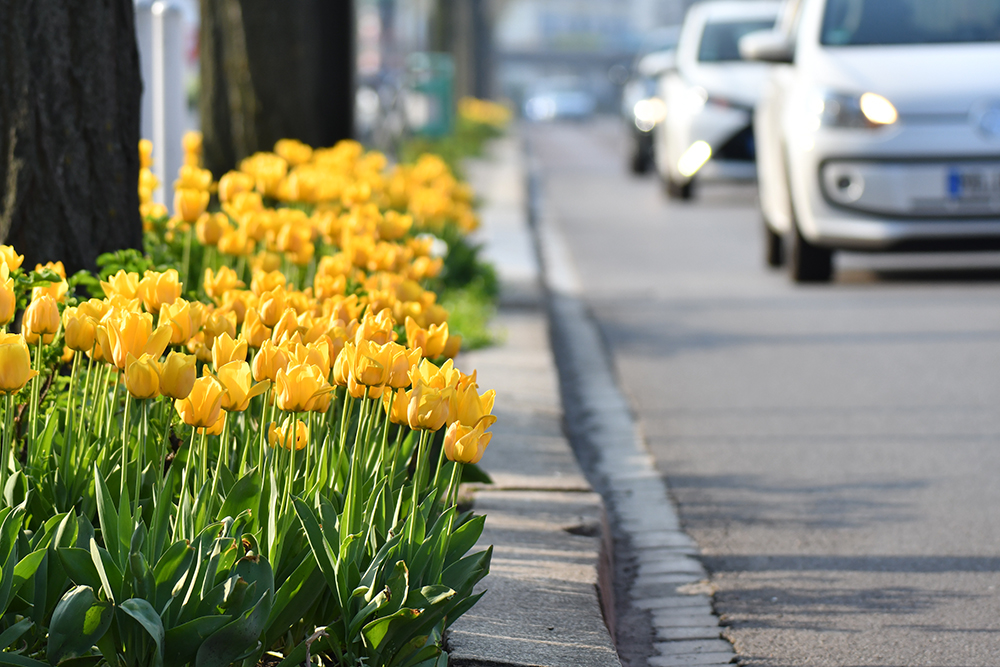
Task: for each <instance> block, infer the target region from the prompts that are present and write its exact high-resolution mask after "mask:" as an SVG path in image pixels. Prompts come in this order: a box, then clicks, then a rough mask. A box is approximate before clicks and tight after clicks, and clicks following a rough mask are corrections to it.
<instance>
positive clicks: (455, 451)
mask: <svg viewBox="0 0 1000 667" xmlns="http://www.w3.org/2000/svg"><path fill="white" fill-rule="evenodd" d="M492 438H493V434H492V433H490V432H488V431H486V426H485V425H484V423H483V422H480V423H479V424H477V425H476V426H474V427H471V428H470V427H468V426H463V425H462V424H460V423H459V422H455V423H453V424H452V425H451V426H449V427H448V430H447V431H446V432H445V434H444V455H445V456H447V457H448V460H449V461H455V462H456V463H479V461H480V459H482V458H483V453H484V452H485V451H486V446H487V445H489V444H490V440H491V439H492Z"/></svg>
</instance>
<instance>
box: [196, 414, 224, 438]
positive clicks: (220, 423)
mask: <svg viewBox="0 0 1000 667" xmlns="http://www.w3.org/2000/svg"><path fill="white" fill-rule="evenodd" d="M225 426H226V411H225V410H221V411H220V412H219V418H218V419H216V420H215V423H214V424H212V425H211V426H208V427H206V428H203V429H198V430H199V432H201V431H204V432H205V433H208V434H209V435H219V434H221V433H222V429H223V428H225Z"/></svg>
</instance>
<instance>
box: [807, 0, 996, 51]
mask: <svg viewBox="0 0 1000 667" xmlns="http://www.w3.org/2000/svg"><path fill="white" fill-rule="evenodd" d="M820 41H821V42H822V43H823V44H824V45H826V46H861V45H870V44H943V43H957V42H994V41H1000V0H828V2H827V4H826V14H825V15H824V17H823V32H822V35H821V40H820Z"/></svg>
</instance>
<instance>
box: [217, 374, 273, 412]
mask: <svg viewBox="0 0 1000 667" xmlns="http://www.w3.org/2000/svg"><path fill="white" fill-rule="evenodd" d="M218 378H219V382H221V383H222V386H223V387H225V388H226V394H225V396H223V397H222V409H223V410H228V411H230V412H243V411H244V410H246V409H247V408H248V407H249V406H250V399H252V398H253V397H254V396H259V395H261V394H263V393H264V392H265V391H267V389H268V387H269V386H270V383H267V382H260V383H258V384H251V382H250V364H248V363H247V362H245V361H231V362H229V363H228V364H225V365H224V366H222V367H221V368H219V371H218Z"/></svg>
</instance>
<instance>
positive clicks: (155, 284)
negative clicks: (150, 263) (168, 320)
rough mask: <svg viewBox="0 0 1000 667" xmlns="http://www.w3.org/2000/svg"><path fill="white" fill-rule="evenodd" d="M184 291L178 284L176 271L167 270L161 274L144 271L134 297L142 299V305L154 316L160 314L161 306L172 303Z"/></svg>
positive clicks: (178, 277)
mask: <svg viewBox="0 0 1000 667" xmlns="http://www.w3.org/2000/svg"><path fill="white" fill-rule="evenodd" d="M183 291H184V288H183V285H181V283H180V276H179V275H178V273H177V269H167V270H166V271H164V272H163V273H159V272H157V271H146V273H145V275H144V276H143V278H142V280H140V281H139V285H138V287H137V289H136V296H138V297H139V298H140V299H142V305H144V306H145V307H146V310H148V311H149V312H151V313H153V314H154V315H155V314H157V313H159V312H160V308H161V307H162V306H163V304H167V303H173V302H174V301H176V300H177V299H178V298H180V296H181V293H182V292H183Z"/></svg>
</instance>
